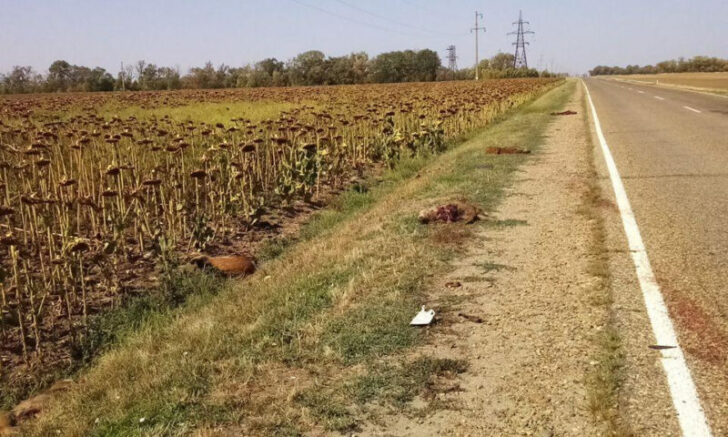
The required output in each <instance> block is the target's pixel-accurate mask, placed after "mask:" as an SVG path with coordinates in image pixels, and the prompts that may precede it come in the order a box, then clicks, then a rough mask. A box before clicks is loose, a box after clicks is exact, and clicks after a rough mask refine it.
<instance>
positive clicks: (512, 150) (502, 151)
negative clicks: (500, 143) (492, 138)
mask: <svg viewBox="0 0 728 437" xmlns="http://www.w3.org/2000/svg"><path fill="white" fill-rule="evenodd" d="M485 153H487V154H488V155H528V154H529V153H531V151H530V150H527V149H519V148H518V147H488V148H486V149H485Z"/></svg>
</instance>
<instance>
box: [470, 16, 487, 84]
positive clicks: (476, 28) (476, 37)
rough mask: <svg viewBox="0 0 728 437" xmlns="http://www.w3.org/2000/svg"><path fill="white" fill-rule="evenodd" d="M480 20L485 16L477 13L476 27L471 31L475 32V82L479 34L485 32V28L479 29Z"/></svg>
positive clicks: (476, 78) (477, 76) (476, 77)
mask: <svg viewBox="0 0 728 437" xmlns="http://www.w3.org/2000/svg"><path fill="white" fill-rule="evenodd" d="M478 18H483V14H481V13H480V12H478V11H475V27H473V28H472V29H470V33H473V32H475V80H478V78H479V75H478V32H480V31H481V30H482V31H483V32H485V27H478Z"/></svg>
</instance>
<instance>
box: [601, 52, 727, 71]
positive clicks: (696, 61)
mask: <svg viewBox="0 0 728 437" xmlns="http://www.w3.org/2000/svg"><path fill="white" fill-rule="evenodd" d="M720 71H728V59H721V58H715V57H708V56H695V57H693V58H691V59H685V58H678V59H671V60H669V61H662V62H658V63H657V64H655V65H645V66H639V65H627V66H626V67H609V66H606V65H599V66H596V67H594V69H592V70H590V71H589V75H590V76H601V75H612V74H657V73H717V72H720Z"/></svg>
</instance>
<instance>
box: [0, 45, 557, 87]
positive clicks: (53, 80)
mask: <svg viewBox="0 0 728 437" xmlns="http://www.w3.org/2000/svg"><path fill="white" fill-rule="evenodd" d="M479 69H480V73H481V76H482V77H483V78H505V77H539V76H549V75H551V74H550V73H548V72H538V71H536V70H533V69H514V68H513V55H511V54H506V53H499V54H497V55H495V56H494V57H492V58H490V59H485V60H483V61H481V62H480V64H479ZM474 76H475V74H474V69H472V68H465V69H460V70H457V71H451V70H448V69H446V68H444V67H443V66H442V62H441V60H440V57H439V55H438V54H437V53H436V52H435V51H433V50H429V49H424V50H419V51H415V50H402V51H393V52H387V53H382V54H380V55H378V56H376V57H374V58H370V57H369V55H368V54H366V53H364V52H357V53H352V54H349V55H345V56H333V57H332V56H329V57H327V56H326V55H325V54H324V53H323V52H320V51H318V50H311V51H307V52H304V53H301V54H299V55H298V56H296V57H294V58H292V59H290V60H289V61H287V62H284V61H280V60H278V59H276V58H267V59H264V60H262V61H260V62H257V63H255V64H253V65H246V66H244V67H230V66H228V65H225V64H221V65H219V66H217V67H215V66H214V65H213V64H212V63H211V62H207V63H206V64H205V65H204V66H203V67H193V68H191V69H189V71H188V72H187V73H186V74H181V73H180V70H179V68H174V67H160V66H157V65H155V64H152V63H147V62H146V61H138V62H137V63H136V64H133V65H126V66H125V67H124V68H123V69H122V70H121V71H119V72H118V73H117V74H116V76H112V74H111V73H109V72H108V71H106V70H105V69H103V68H101V67H96V68H93V69H92V68H89V67H85V66H79V65H73V64H70V63H69V62H67V61H64V60H58V61H55V62H53V63H52V64H51V65H50V67H49V68H48V72H47V73H44V74H43V73H39V72H36V71H34V70H33V68H32V67H29V66H15V67H13V68H12V70H11V71H10V72H9V73H7V74H0V94H19V93H37V92H49V93H53V92H83V91H121V90H130V91H148V90H176V89H207V88H245V87H264V86H306V85H347V84H362V83H391V82H430V81H441V80H464V79H472V78H473V77H474Z"/></svg>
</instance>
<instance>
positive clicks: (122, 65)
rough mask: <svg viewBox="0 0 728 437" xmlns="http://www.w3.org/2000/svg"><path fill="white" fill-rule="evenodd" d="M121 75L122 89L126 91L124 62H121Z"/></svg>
mask: <svg viewBox="0 0 728 437" xmlns="http://www.w3.org/2000/svg"><path fill="white" fill-rule="evenodd" d="M119 76H121V90H122V91H126V85H125V84H124V62H122V63H121V71H120V72H119Z"/></svg>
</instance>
